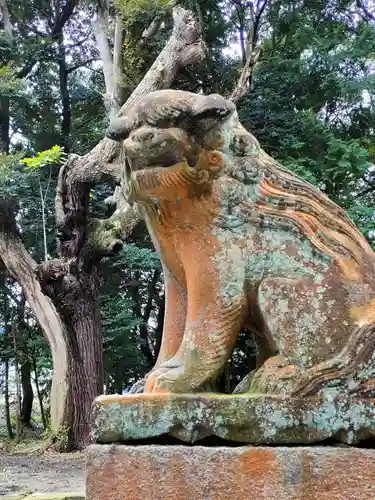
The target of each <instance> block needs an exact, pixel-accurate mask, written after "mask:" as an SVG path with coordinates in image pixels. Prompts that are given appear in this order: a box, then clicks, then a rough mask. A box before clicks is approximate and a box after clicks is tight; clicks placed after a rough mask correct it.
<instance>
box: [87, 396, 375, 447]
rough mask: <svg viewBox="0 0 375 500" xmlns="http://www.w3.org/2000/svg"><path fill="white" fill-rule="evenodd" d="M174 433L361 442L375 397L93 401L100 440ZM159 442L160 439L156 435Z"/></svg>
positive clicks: (250, 440)
mask: <svg viewBox="0 0 375 500" xmlns="http://www.w3.org/2000/svg"><path fill="white" fill-rule="evenodd" d="M165 435H169V436H173V437H175V438H178V439H179V440H181V441H185V442H189V443H194V442H197V441H199V440H201V439H204V438H206V437H217V438H221V439H224V440H231V441H236V442H238V443H241V444H245V443H246V444H259V445H270V444H271V445H284V444H287V445H290V444H311V443H317V442H321V441H325V440H327V439H333V440H337V441H341V442H344V443H346V444H357V443H359V442H360V441H362V440H366V439H369V438H372V437H374V436H375V400H373V399H356V398H349V397H348V398H345V397H336V398H335V397H332V396H329V395H327V397H325V398H323V397H314V398H291V397H281V396H270V395H249V394H233V395H223V394H152V393H151V394H150V393H149V394H147V393H146V394H130V395H123V396H116V395H115V396H100V397H99V398H97V399H96V401H95V402H94V408H93V423H92V437H93V440H94V442H97V443H115V442H131V441H134V440H136V441H137V440H144V439H151V440H155V438H158V437H160V436H165ZM154 443H155V441H154Z"/></svg>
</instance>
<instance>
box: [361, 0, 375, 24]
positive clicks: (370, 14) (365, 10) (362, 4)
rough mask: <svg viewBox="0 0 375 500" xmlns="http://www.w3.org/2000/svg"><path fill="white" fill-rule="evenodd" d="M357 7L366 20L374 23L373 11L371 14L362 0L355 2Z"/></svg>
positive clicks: (374, 13) (374, 15) (374, 14)
mask: <svg viewBox="0 0 375 500" xmlns="http://www.w3.org/2000/svg"><path fill="white" fill-rule="evenodd" d="M357 7H358V8H359V9H361V10H362V11H363V12H364V14H365V15H366V17H367V18H368V19H371V21H374V22H375V11H374V12H371V11H370V10H369V9H368V8H367V7H366V5H365V4H364V2H363V1H362V0H357Z"/></svg>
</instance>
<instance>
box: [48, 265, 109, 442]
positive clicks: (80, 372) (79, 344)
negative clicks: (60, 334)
mask: <svg viewBox="0 0 375 500" xmlns="http://www.w3.org/2000/svg"><path fill="white" fill-rule="evenodd" d="M75 287H76V288H75ZM98 288H99V287H98V283H97V276H96V272H95V271H94V272H93V273H87V274H85V275H84V276H83V275H82V273H81V276H80V281H79V282H78V281H77V282H76V283H74V286H72V287H70V293H71V294H72V295H71V298H72V299H73V297H74V300H71V301H69V302H67V301H63V302H62V303H61V302H60V303H59V304H57V307H58V310H59V312H60V314H61V316H62V318H64V322H65V324H66V326H67V342H68V352H69V358H68V364H69V368H68V370H69V380H70V389H71V390H70V393H69V406H70V408H71V412H70V422H68V428H69V432H68V450H69V451H70V450H73V449H76V448H82V447H84V446H86V445H87V444H89V442H90V416H91V406H92V402H93V401H94V399H95V398H96V397H97V396H99V395H100V394H102V393H103V384H104V370H103V341H102V335H101V321H100V311H99V308H98V299H97V294H98ZM64 295H65V297H66V296H67V290H65V293H64Z"/></svg>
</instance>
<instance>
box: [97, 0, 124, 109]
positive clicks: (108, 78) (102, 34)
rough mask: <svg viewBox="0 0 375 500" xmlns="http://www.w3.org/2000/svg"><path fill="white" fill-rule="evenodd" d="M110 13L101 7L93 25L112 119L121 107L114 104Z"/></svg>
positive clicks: (106, 98)
mask: <svg viewBox="0 0 375 500" xmlns="http://www.w3.org/2000/svg"><path fill="white" fill-rule="evenodd" d="M107 16H108V12H107V10H106V8H105V6H103V5H102V4H100V5H99V8H98V12H97V15H96V18H95V19H94V21H93V23H92V28H93V31H94V35H95V39H96V43H97V45H98V49H99V53H100V58H101V60H102V63H103V75H104V81H105V91H106V93H105V96H104V106H105V108H106V111H107V114H108V116H109V117H110V118H113V117H114V116H116V114H117V112H118V110H119V106H118V104H116V103H115V102H113V97H114V90H115V74H114V71H113V60H112V54H111V49H110V46H109V40H108V17H107Z"/></svg>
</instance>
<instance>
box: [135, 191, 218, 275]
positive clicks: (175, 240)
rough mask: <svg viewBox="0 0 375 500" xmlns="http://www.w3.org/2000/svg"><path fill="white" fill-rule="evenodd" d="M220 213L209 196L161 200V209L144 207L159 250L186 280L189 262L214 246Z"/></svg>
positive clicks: (171, 268)
mask: <svg viewBox="0 0 375 500" xmlns="http://www.w3.org/2000/svg"><path fill="white" fill-rule="evenodd" d="M216 212H217V210H215V204H214V202H213V201H212V200H208V199H202V200H197V199H194V200H188V199H184V200H177V201H174V202H170V201H168V202H163V203H160V205H159V207H158V210H157V212H155V211H152V212H151V211H149V210H144V220H145V222H146V225H147V229H148V232H149V234H150V237H151V239H152V241H153V244H154V246H155V249H156V251H157V252H158V253H159V255H160V258H161V260H162V262H163V264H164V265H165V266H166V267H167V268H168V269H169V270H170V271H171V272H172V274H173V275H174V276H175V277H176V278H177V279H179V280H181V281H185V267H186V263H187V262H188V261H189V262H190V261H191V260H192V258H193V259H194V258H195V259H198V258H199V254H200V253H201V252H202V251H203V249H204V248H205V247H206V246H211V239H212V233H213V222H214V218H215V217H214V216H215V213H216ZM194 256H195V257H194Z"/></svg>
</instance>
